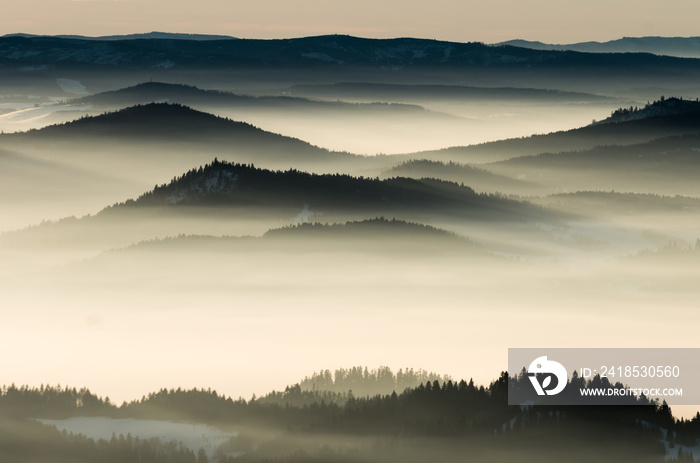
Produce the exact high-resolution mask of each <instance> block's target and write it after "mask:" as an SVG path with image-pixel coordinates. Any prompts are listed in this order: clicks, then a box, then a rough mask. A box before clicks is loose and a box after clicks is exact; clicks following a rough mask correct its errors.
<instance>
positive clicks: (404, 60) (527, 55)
mask: <svg viewBox="0 0 700 463" xmlns="http://www.w3.org/2000/svg"><path fill="white" fill-rule="evenodd" d="M0 64H2V65H3V66H5V68H6V69H7V68H13V67H16V68H22V67H27V66H56V67H59V68H70V67H71V66H76V65H80V66H83V67H84V66H92V67H98V68H104V67H107V68H113V67H115V66H124V67H127V68H132V69H134V68H142V69H143V68H161V69H169V68H177V69H191V68H195V67H196V68H200V69H222V68H223V69H227V68H231V67H232V66H236V67H239V66H248V67H249V66H254V67H260V66H261V67H272V66H326V67H327V66H378V67H389V68H392V67H406V66H410V67H434V66H439V67H441V68H445V67H448V68H449V67H457V68H465V67H468V68H545V69H551V68H562V67H563V68H566V67H571V66H583V67H591V68H603V67H612V68H622V69H624V68H626V67H630V66H651V67H664V68H668V67H678V66H681V67H684V68H690V69H697V70H700V61H698V62H695V61H687V60H685V59H682V58H671V57H659V56H650V55H643V54H640V55H634V54H595V53H591V54H582V53H576V52H571V51H551V50H533V49H526V48H520V47H514V46H500V47H494V46H488V45H484V44H482V43H456V42H441V41H437V40H426V39H415V38H398V39H365V38H358V37H351V36H346V35H326V36H318V37H304V38H298V39H283V40H251V39H240V40H230V39H227V40H192V39H183V38H182V37H178V38H172V37H169V38H158V39H155V38H154V39H150V40H145V41H144V40H133V38H129V39H119V38H116V39H114V40H93V39H84V38H75V39H73V38H70V39H69V38H60V37H34V36H31V37H21V36H11V37H2V38H0Z"/></svg>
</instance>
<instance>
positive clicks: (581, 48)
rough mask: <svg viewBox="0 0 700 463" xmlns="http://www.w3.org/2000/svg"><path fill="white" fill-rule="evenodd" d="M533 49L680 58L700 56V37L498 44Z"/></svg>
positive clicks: (508, 42)
mask: <svg viewBox="0 0 700 463" xmlns="http://www.w3.org/2000/svg"><path fill="white" fill-rule="evenodd" d="M504 45H507V46H513V47H522V48H529V49H532V50H571V51H578V52H584V53H654V54H657V55H667V56H676V57H680V58H700V37H624V38H622V39H617V40H610V41H608V42H579V43H571V44H561V45H554V44H548V43H542V42H534V41H529V40H509V41H507V42H501V43H498V44H496V46H504Z"/></svg>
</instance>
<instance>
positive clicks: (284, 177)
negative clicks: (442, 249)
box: [121, 159, 545, 219]
mask: <svg viewBox="0 0 700 463" xmlns="http://www.w3.org/2000/svg"><path fill="white" fill-rule="evenodd" d="M178 205H179V206H184V205H186V206H197V205H200V206H201V205H204V206H222V207H233V206H236V207H242V206H243V207H280V208H287V207H289V208H293V209H295V210H298V209H301V208H303V207H304V206H305V205H306V206H309V207H311V208H312V210H314V211H316V212H331V211H358V212H364V213H371V214H373V215H385V214H389V213H390V212H401V211H403V212H424V213H426V212H429V213H431V214H457V215H474V214H478V215H480V216H482V217H490V218H493V219H525V218H528V217H530V218H532V217H535V216H542V215H544V214H545V211H544V210H543V209H540V208H537V207H532V206H530V205H528V204H526V203H521V202H518V201H513V200H508V199H505V198H502V197H500V196H494V195H486V194H477V193H475V192H474V190H472V189H471V188H469V187H467V186H461V185H458V184H456V183H451V182H445V181H441V180H432V179H423V180H414V179H407V178H392V179H388V180H378V179H370V178H363V177H352V176H349V175H341V174H333V175H331V174H324V175H317V174H309V173H305V172H300V171H297V170H293V169H292V170H288V171H284V172H282V171H271V170H265V169H258V168H255V167H254V166H253V165H244V164H232V163H228V162H222V161H218V160H216V159H215V160H214V162H212V163H211V164H207V165H206V166H204V167H200V168H198V169H192V170H190V171H189V172H187V173H185V174H184V175H182V176H180V177H177V178H174V179H173V180H172V181H171V182H170V183H169V184H164V185H160V186H156V187H155V188H154V190H152V191H150V192H148V193H145V194H144V195H142V196H140V197H139V198H138V199H137V200H136V201H127V202H126V203H124V204H122V205H121V206H122V207H139V206H178Z"/></svg>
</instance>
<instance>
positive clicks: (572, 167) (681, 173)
mask: <svg viewBox="0 0 700 463" xmlns="http://www.w3.org/2000/svg"><path fill="white" fill-rule="evenodd" d="M692 114H693V117H692V119H693V120H695V121H698V119H699V118H700V113H692ZM679 117H680V118H683V117H684V116H671V117H670V118H679ZM655 119H657V118H650V119H642V120H636V121H629V122H621V123H619V124H607V125H626V124H637V123H639V124H642V123H644V124H646V123H649V122H652V123H653V122H654V121H655ZM658 119H662V120H664V119H668V118H663V117H662V118H658ZM697 123H698V122H696V124H697ZM642 126H643V125H640V127H642ZM599 127H605V125H603V126H599ZM484 167H485V168H487V169H488V170H489V171H491V172H494V173H498V174H501V175H508V176H512V177H517V178H520V179H524V180H533V181H536V182H537V183H539V184H542V185H548V186H549V187H550V188H553V189H555V191H560V192H561V191H563V192H574V191H579V190H592V191H601V190H602V191H621V192H631V193H644V194H660V195H670V196H675V195H683V196H691V197H697V196H700V187H698V184H697V178H698V175H700V134H698V133H697V132H696V133H695V134H688V135H684V136H677V137H665V138H658V139H655V140H652V141H650V142H647V143H640V144H633V145H628V146H617V145H609V146H598V147H596V148H593V149H588V150H581V151H566V152H560V153H542V154H538V155H533V156H522V157H517V158H513V159H509V160H507V161H501V162H497V163H492V164H488V165H486V166H484Z"/></svg>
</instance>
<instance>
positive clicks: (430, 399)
mask: <svg viewBox="0 0 700 463" xmlns="http://www.w3.org/2000/svg"><path fill="white" fill-rule="evenodd" d="M509 381H527V380H526V379H524V378H509V377H508V376H507V374H505V373H504V374H502V375H501V377H499V378H498V379H497V380H495V381H492V382H491V384H489V385H488V386H479V385H475V384H474V383H473V382H471V381H470V382H467V381H465V380H460V381H451V380H447V381H444V382H440V381H437V380H435V381H432V382H430V381H426V382H425V383H423V384H420V385H419V386H417V387H414V388H409V389H407V390H405V391H404V392H401V393H396V392H394V393H392V394H386V395H376V396H372V397H357V396H355V395H353V394H349V393H333V392H328V391H322V390H312V391H308V390H303V389H302V388H301V387H300V386H299V385H294V386H290V387H287V388H286V389H285V390H284V391H282V392H273V393H271V394H268V395H266V396H263V397H260V398H252V399H251V400H244V399H237V400H233V399H232V398H230V397H226V396H223V395H220V394H218V393H217V392H215V391H212V390H204V389H190V390H183V389H177V390H174V389H171V390H166V389H163V390H161V391H158V392H154V393H151V394H148V395H147V396H144V397H143V398H142V399H140V400H136V401H133V402H130V403H124V404H123V405H121V406H119V407H117V406H115V405H113V404H111V403H109V402H108V401H107V400H106V399H102V398H99V397H97V396H95V395H94V394H91V393H90V392H89V391H87V390H85V389H83V390H75V389H70V388H60V387H58V388H53V387H42V388H40V389H37V388H27V387H21V388H17V387H15V386H10V387H4V388H2V391H1V393H0V411H2V421H3V423H4V424H7V423H14V424H15V426H20V427H22V426H24V427H26V426H28V425H27V423H28V422H27V421H26V419H27V418H34V417H45V418H46V417H53V418H66V417H70V416H74V417H77V416H83V417H90V416H109V417H113V418H126V417H130V418H137V419H151V420H154V419H155V420H176V421H184V422H189V423H209V424H214V425H216V426H219V427H222V428H227V429H237V430H238V431H239V434H238V437H237V438H236V439H233V440H231V441H230V442H229V443H228V444H226V446H225V452H223V453H221V454H220V455H219V456H218V457H217V461H218V462H219V463H229V462H234V461H235V462H244V463H245V462H262V461H299V462H320V461H326V462H327V461H334V462H357V461H389V462H394V461H396V462H399V461H401V462H414V461H415V462H418V461H426V458H429V457H432V460H431V461H448V462H452V461H455V462H456V461H464V460H463V459H464V456H465V455H471V456H473V457H475V459H477V460H478V461H492V462H506V461H514V459H516V456H517V461H527V462H530V461H532V462H536V461H540V462H541V461H568V462H581V463H583V462H591V461H597V462H598V461H600V462H619V461H635V462H658V463H661V462H663V461H665V458H666V455H667V452H666V448H665V445H671V446H672V447H681V448H682V447H683V446H684V447H686V448H687V447H688V446H692V445H693V440H694V436H696V435H697V433H698V430H700V415H698V416H697V417H696V418H694V419H692V420H689V421H686V420H680V421H677V420H675V419H674V418H673V415H672V413H671V410H670V408H669V407H668V406H666V405H665V404H661V405H659V404H648V403H646V404H643V403H642V402H640V403H639V404H638V405H628V406H621V407H613V406H604V407H586V406H574V407H544V406H514V407H513V406H508V405H506V403H507V386H508V383H509ZM603 383H604V384H603V385H604V386H606V387H607V386H611V385H610V384H609V383H607V381H605V380H603ZM231 426H235V427H234V428H231ZM15 429H17V428H15ZM671 431H673V433H671ZM671 436H673V437H671ZM42 437H43V436H42V434H36V437H34V438H33V439H34V441H35V442H32V440H31V439H26V438H25V439H24V440H22V441H20V442H15V445H14V446H7V445H5V446H2V447H0V452H5V453H7V452H8V451H12V450H11V449H13V448H15V449H16V448H23V450H24V451H25V452H26V454H27V455H32V454H33V453H37V452H39V451H40V449H41V448H42V447H41V446H40V444H44V445H46V444H47V442H41V441H40V439H41V438H42ZM49 437H50V442H51V443H52V444H54V445H55V443H56V442H64V443H66V442H67V443H71V442H73V444H72V448H73V456H72V458H73V459H72V460H70V461H73V462H80V463H82V462H83V461H85V462H87V461H90V460H89V459H86V458H79V457H78V456H79V455H83V452H87V451H88V449H92V452H95V449H96V448H95V447H94V446H93V447H90V446H87V447H85V445H86V444H85V441H84V440H80V441H77V442H76V441H71V440H70V439H69V438H68V437H67V436H65V435H64V436H63V437H60V435H51V436H49ZM2 439H3V438H2V437H0V441H1V440H2ZM61 439H63V441H62V440H61ZM119 442H120V441H119V440H116V441H114V444H112V445H115V446H116V445H117V444H118V443H119ZM129 442H130V444H129V445H126V442H125V441H123V440H122V441H121V443H122V451H124V452H126V451H127V450H129V449H133V448H134V446H135V445H139V446H140V445H141V444H140V442H136V443H134V442H133V441H129ZM31 444H34V445H35V446H36V447H29V445H31ZM78 444H80V445H78ZM37 445H38V446H37ZM102 445H103V446H107V447H109V445H110V443H107V442H105V443H103V444H102ZM151 445H155V446H156V447H158V446H160V445H162V444H161V443H158V442H155V443H152V444H151ZM66 446H67V447H68V448H71V445H66ZM348 449H351V451H350V452H349V453H348ZM422 452H427V453H426V454H422ZM146 454H148V453H146ZM234 454H235V456H234ZM0 455H2V456H3V457H6V456H7V455H6V454H2V453H0ZM487 456H488V458H486V457H487ZM436 458H437V460H435V459H436ZM4 461H7V460H6V459H5V460H4ZM37 461H48V460H42V459H40V460H37ZM56 461H63V460H60V459H59V460H56ZM66 461H67V460H66ZM110 461H111V460H110ZM129 461H141V462H144V463H145V462H149V463H150V462H151V461H161V462H171V461H183V462H185V461H186V462H188V463H195V462H197V459H191V460H187V459H184V460H177V459H173V458H168V457H162V459H161V460H151V459H143V457H141V459H137V458H134V459H133V460H129ZM199 463H201V461H200V462H199Z"/></svg>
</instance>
